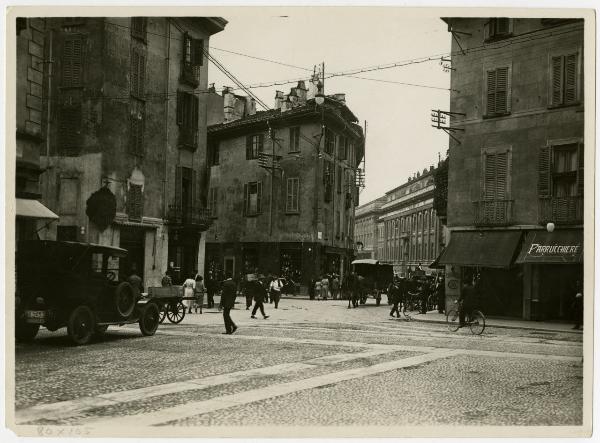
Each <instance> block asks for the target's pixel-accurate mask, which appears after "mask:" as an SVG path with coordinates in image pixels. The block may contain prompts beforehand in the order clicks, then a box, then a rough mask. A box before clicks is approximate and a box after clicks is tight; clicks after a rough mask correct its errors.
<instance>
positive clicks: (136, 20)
mask: <svg viewBox="0 0 600 443" xmlns="http://www.w3.org/2000/svg"><path fill="white" fill-rule="evenodd" d="M147 25H148V19H147V18H146V17H131V36H132V37H134V38H137V39H139V40H142V41H144V42H145V41H146V27H147Z"/></svg>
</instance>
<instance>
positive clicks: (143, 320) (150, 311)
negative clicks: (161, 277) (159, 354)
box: [138, 303, 160, 336]
mask: <svg viewBox="0 0 600 443" xmlns="http://www.w3.org/2000/svg"><path fill="white" fill-rule="evenodd" d="M159 317H160V313H159V311H158V306H156V304H154V303H148V304H147V305H146V306H144V308H143V309H142V315H141V316H140V320H139V322H138V323H139V325H140V331H142V335H146V336H148V335H154V333H155V332H156V329H157V328H158V324H159V323H160V322H159Z"/></svg>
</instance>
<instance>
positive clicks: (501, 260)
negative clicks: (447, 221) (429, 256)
mask: <svg viewBox="0 0 600 443" xmlns="http://www.w3.org/2000/svg"><path fill="white" fill-rule="evenodd" d="M520 241H521V231H465V232H462V231H454V232H452V235H451V237H450V243H449V244H448V246H447V247H446V249H444V251H443V252H442V254H441V255H440V258H439V259H438V260H437V262H438V264H440V265H458V266H480V267H484V268H508V267H509V266H510V265H511V263H512V260H513V258H514V256H515V254H516V252H517V247H518V246H519V242H520Z"/></svg>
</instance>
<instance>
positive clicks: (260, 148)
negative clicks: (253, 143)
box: [258, 134, 265, 152]
mask: <svg viewBox="0 0 600 443" xmlns="http://www.w3.org/2000/svg"><path fill="white" fill-rule="evenodd" d="M264 144H265V134H260V135H259V136H258V152H263V150H264Z"/></svg>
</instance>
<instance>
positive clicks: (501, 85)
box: [496, 67, 509, 114]
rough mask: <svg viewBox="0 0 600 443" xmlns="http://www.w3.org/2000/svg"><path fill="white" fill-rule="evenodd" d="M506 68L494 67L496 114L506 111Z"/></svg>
mask: <svg viewBox="0 0 600 443" xmlns="http://www.w3.org/2000/svg"><path fill="white" fill-rule="evenodd" d="M508 81H509V80H508V68H507V67H506V68H498V69H496V114H506V113H507V112H508V104H507V103H508V100H507V98H508V97H507V95H508Z"/></svg>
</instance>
